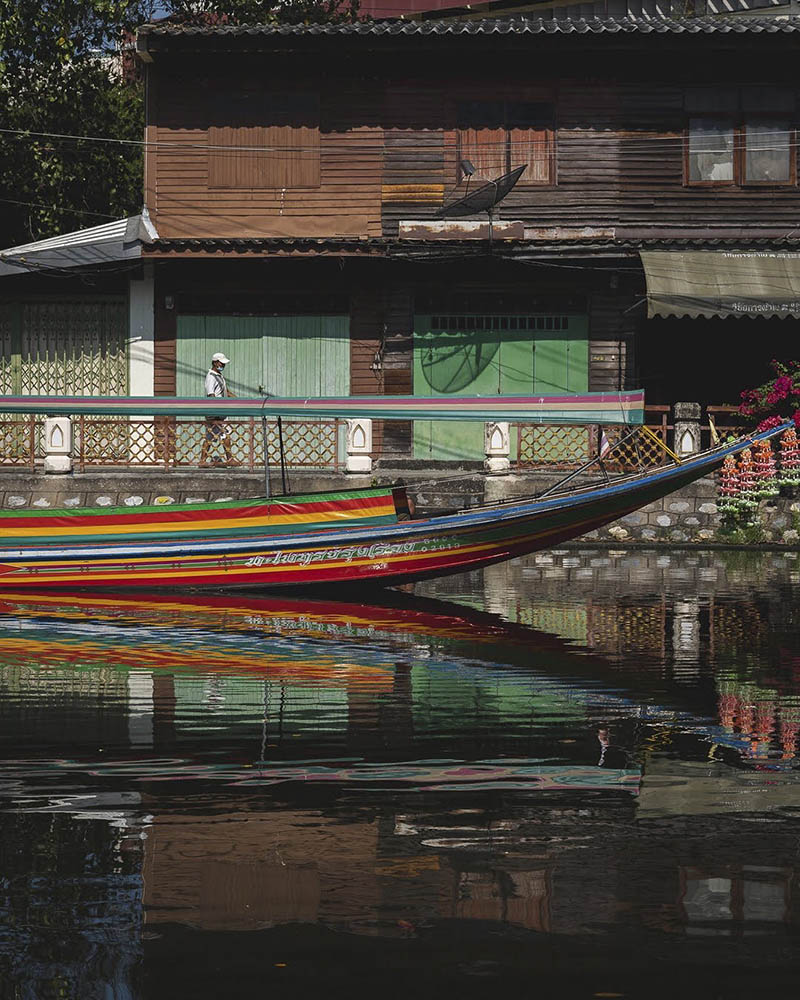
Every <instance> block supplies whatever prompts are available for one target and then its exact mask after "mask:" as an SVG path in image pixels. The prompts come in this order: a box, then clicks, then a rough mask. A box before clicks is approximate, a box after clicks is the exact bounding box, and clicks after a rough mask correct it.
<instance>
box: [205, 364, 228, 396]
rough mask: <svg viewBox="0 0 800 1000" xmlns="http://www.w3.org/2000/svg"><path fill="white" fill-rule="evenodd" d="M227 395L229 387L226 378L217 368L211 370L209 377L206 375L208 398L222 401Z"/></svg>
mask: <svg viewBox="0 0 800 1000" xmlns="http://www.w3.org/2000/svg"><path fill="white" fill-rule="evenodd" d="M227 395H228V386H227V385H226V383H225V376H224V375H223V374H222V372H218V371H217V370H216V368H211V369H209V372H208V375H206V396H214V397H215V398H216V399H221V398H223V397H225V396H227Z"/></svg>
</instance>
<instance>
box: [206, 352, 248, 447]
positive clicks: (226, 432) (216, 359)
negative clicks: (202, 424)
mask: <svg viewBox="0 0 800 1000" xmlns="http://www.w3.org/2000/svg"><path fill="white" fill-rule="evenodd" d="M229 364H230V359H229V358H226V357H225V355H224V354H223V353H222V352H221V351H217V353H216V354H213V355H212V356H211V367H210V368H209V370H208V374H207V375H206V396H208V398H209V399H225V398H226V397H228V396H233V393H232V392H231V391H230V389H229V388H228V383H227V382H226V381H225V375H224V371H225V365H229ZM214 442H221V443H222V447H223V448H224V449H225V457H226V459H227V460H228V465H241V462H237V461H236V460H235V459H234V457H233V455H232V453H231V439H230V428H228V427H226V426H225V417H206V438H205V441H203V450H202V452H201V453H200V465H201V466H204V465H208V450H209V448H210V447H211V445H212V444H214Z"/></svg>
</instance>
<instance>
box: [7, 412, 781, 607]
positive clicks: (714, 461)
mask: <svg viewBox="0 0 800 1000" xmlns="http://www.w3.org/2000/svg"><path fill="white" fill-rule="evenodd" d="M781 430H783V428H778V429H776V430H773V431H770V432H765V433H764V434H762V435H758V436H757V437H756V438H755V439H757V438H758V437H770V436H774V435H775V434H777V433H780V431H781ZM755 439H754V440H755ZM749 443H750V441H742V442H739V443H737V444H734V445H730V446H728V447H725V448H718V449H716V450H714V451H712V452H709V453H707V454H705V455H701V456H698V457H697V458H694V459H693V460H691V461H687V462H684V463H682V464H680V465H677V464H676V465H673V466H669V467H667V468H665V469H660V470H658V471H656V472H653V473H650V474H647V475H637V476H630V477H625V478H623V479H620V480H617V481H615V482H611V483H609V484H606V485H603V486H599V487H594V488H589V489H585V490H581V491H577V492H574V493H571V494H567V495H564V496H554V497H552V498H549V499H542V500H535V499H534V500H520V501H516V502H512V503H504V504H497V505H492V506H484V507H478V508H475V509H472V510H467V511H464V512H462V513H461V514H454V515H446V516H439V517H432V518H426V519H421V520H414V521H400V522H396V523H370V524H366V525H365V524H360V525H352V524H348V522H347V520H346V519H344V520H343V524H344V525H346V526H343V527H339V526H335V527H325V528H322V529H316V528H309V527H307V526H306V525H301V526H300V527H299V529H298V530H296V531H294V532H285V531H281V532H276V531H275V530H274V528H270V526H268V525H265V526H264V528H263V530H261V531H259V530H258V528H257V526H256V530H255V531H254V532H250V531H249V529H248V531H247V532H245V531H241V530H236V529H235V528H234V529H225V532H224V533H222V534H217V535H213V536H212V537H202V538H195V537H192V538H171V537H169V536H165V537H164V538H161V539H151V540H143V539H141V538H136V537H131V538H129V539H128V540H122V541H121V540H116V541H113V542H108V541H105V540H102V536H101V535H100V534H98V535H96V536H95V538H94V539H93V540H92V541H90V542H89V541H81V542H79V543H78V542H75V541H70V540H67V539H62V540H61V541H60V542H58V543H50V544H38V545H37V544H35V543H33V544H25V545H20V544H19V543H18V542H16V543H12V544H8V543H7V542H6V540H5V538H3V539H2V540H0V588H3V589H8V588H14V589H18V588H21V587H22V588H39V589H50V588H68V589H72V590H74V589H78V588H80V589H86V588H119V587H126V588H127V587H146V588H162V587H164V588H204V587H211V588H226V589H229V588H239V589H255V588H276V589H285V588H292V587H307V586H309V585H323V584H339V583H364V582H367V581H369V582H375V583H381V584H397V583H404V582H410V581H414V580H421V579H425V578H429V577H436V576H446V575H449V574H453V573H460V572H462V571H464V570H469V569H474V568H478V567H481V566H486V565H489V564H491V563H496V562H501V561H504V560H507V559H512V558H514V557H515V556H520V555H525V554H527V553H529V552H534V551H536V550H538V549H543V548H548V547H550V546H553V545H556V544H558V543H560V542H563V541H566V540H568V539H571V538H576V537H578V536H580V535H583V534H585V533H586V532H587V531H591V530H593V529H594V528H597V527H599V526H601V525H603V524H607V523H609V522H610V521H614V520H616V519H617V518H618V517H621V516H622V515H624V514H627V513H630V512H631V511H634V510H636V509H637V508H639V507H641V506H643V505H645V504H648V503H650V502H652V501H653V500H656V499H658V498H659V497H662V496H665V495H667V494H669V493H672V492H673V491H674V490H677V489H679V488H680V487H682V486H685V485H687V484H688V483H691V482H692V481H694V480H695V479H698V478H700V477H701V476H703V475H706V474H707V473H708V472H710V471H712V470H713V469H714V468H716V467H717V466H718V465H720V464H721V462H722V460H723V459H724V457H725V456H726V455H728V454H735V453H736V452H737V451H739V450H741V449H742V448H744V447H746V446H747V445H748V444H749ZM353 492H354V493H356V492H358V491H353ZM262 502H263V501H262ZM285 502H286V503H289V504H291V498H286V499H285ZM378 520H380V517H378ZM13 530H15V531H18V530H20V529H19V526H18V525H16V526H15V527H14V529H13ZM13 537H16V536H13Z"/></svg>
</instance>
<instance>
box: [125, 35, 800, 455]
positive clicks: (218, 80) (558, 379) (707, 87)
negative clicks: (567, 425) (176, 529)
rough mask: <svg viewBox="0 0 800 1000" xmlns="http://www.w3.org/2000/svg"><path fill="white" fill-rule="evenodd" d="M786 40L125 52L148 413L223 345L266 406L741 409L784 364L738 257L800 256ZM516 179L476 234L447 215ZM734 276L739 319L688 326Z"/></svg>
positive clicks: (430, 40) (490, 39)
mask: <svg viewBox="0 0 800 1000" xmlns="http://www.w3.org/2000/svg"><path fill="white" fill-rule="evenodd" d="M799 42H800V20H798V19H795V18H787V19H785V20H783V19H781V20H778V19H776V20H766V19H758V18H750V19H747V20H741V19H740V20H733V19H732V20H704V19H694V20H684V21H671V20H648V21H643V20H634V19H629V18H624V19H621V20H616V21H615V20H588V21H577V22H575V21H563V20H562V21H552V20H551V21H544V20H530V19H525V18H519V19H505V20H491V21H485V20H484V21H481V20H472V21H463V20H455V21H428V22H411V23H400V22H391V21H390V22H383V23H364V24H358V25H347V26H292V27H278V28H276V27H218V28H208V27H191V26H175V25H163V26H146V27H144V28H142V29H141V30H140V32H139V37H138V51H139V55H140V57H141V58H142V59H143V60H144V61H145V63H146V66H147V85H148V108H147V142H148V147H147V158H146V180H145V202H146V205H147V208H148V210H149V213H150V218H151V220H152V222H153V225H154V226H155V229H156V230H157V232H158V239H157V240H156V241H155V242H154V243H153V244H152V245H151V247H150V248H149V249H148V250H147V256H148V257H149V258H150V259H152V260H154V262H155V275H156V289H157V291H156V296H155V299H156V306H157V311H156V371H157V388H158V390H159V391H161V392H177V393H179V394H184V393H191V392H194V391H196V390H197V387H198V385H199V374H200V372H201V371H202V370H203V366H204V362H205V361H206V359H207V357H208V355H209V353H210V351H211V350H212V349H220V350H223V351H225V352H227V353H228V354H229V355H230V356H231V357H232V358H233V359H234V365H233V366H232V368H231V376H232V377H234V378H235V379H236V380H238V382H239V385H240V388H247V389H252V390H256V389H257V388H258V386H259V385H262V386H264V387H265V388H267V389H268V390H269V391H272V392H279V393H284V392H285V393H292V394H295V393H297V394H302V393H322V394H327V393H338V392H375V393H398V392H414V393H419V394H425V395H427V394H431V393H440V392H441V393H447V392H476V393H478V392H486V393H490V392H491V393H494V392H500V393H514V392H531V391H533V392H558V391H563V390H568V391H580V390H586V389H592V390H600V389H614V388H617V387H622V386H628V385H631V384H633V383H643V384H644V386H645V388H646V389H647V390H648V393H649V398H650V400H651V401H653V402H664V403H669V402H673V401H674V400H676V399H697V400H698V401H702V402H723V401H725V400H726V399H731V398H732V397H735V395H736V394H737V392H738V390H739V389H740V388H741V387H744V386H747V385H749V384H751V383H752V381H753V378H754V377H758V376H759V375H760V374H761V369H762V368H763V366H764V365H765V362H766V361H767V360H769V358H770V357H772V356H773V355H782V354H786V353H787V352H791V351H793V350H794V349H795V337H796V334H797V332H798V322H797V318H796V317H797V316H798V315H800V308H798V304H797V303H796V302H795V303H794V307H791V305H790V304H787V303H786V301H785V299H786V296H784V297H783V299H782V300H781V303H779V304H778V305H777V306H775V308H770V304H769V302H768V301H767V300H768V299H769V297H770V294H772V296H773V297H775V296H777V295H779V290H777V289H775V288H772V287H770V283H771V280H772V272H771V271H770V270H769V265H768V266H767V272H766V275H765V274H764V273H762V271H761V270H760V269H759V268H760V267H763V265H759V263H758V261H759V259H761V260H763V259H766V258H765V257H761V258H754V257H752V256H750V254H752V252H754V251H755V252H757V253H759V254H762V255H767V254H772V253H779V254H782V255H784V256H783V257H781V258H780V259H781V260H784V261H785V260H787V259H789V258H787V256H786V254H787V251H791V250H793V248H796V247H797V246H800V191H798V187H797V143H796V131H795V129H796V126H797V100H798V89H799V88H798V83H797V78H796V73H795V71H794V66H795V64H796V61H797V58H798V43H799ZM523 164H524V165H525V169H524V172H523V173H522V176H521V178H520V179H519V182H518V183H517V184H516V186H515V187H514V189H513V190H512V191H511V193H510V194H508V196H507V197H505V198H504V199H503V200H502V201H501V202H500V203H499V204H498V205H497V207H496V209H495V213H494V218H493V220H492V225H491V230H490V225H489V219H488V215H487V213H485V212H483V213H478V214H476V215H474V216H471V217H468V218H460V217H459V218H452V217H450V216H449V215H448V214H447V213H446V211H445V212H444V213H443V209H445V210H446V208H447V206H448V205H450V204H452V203H453V202H455V201H458V200H459V199H460V198H462V197H463V196H464V195H465V194H468V193H469V192H470V191H473V192H474V191H475V190H476V188H477V187H480V186H481V185H482V184H485V183H487V182H490V181H493V180H496V179H497V178H498V177H500V176H502V175H503V174H505V173H507V172H508V171H510V170H512V169H513V168H515V167H517V166H520V165H523ZM698 250H702V251H707V252H709V253H708V255H707V256H705V257H699V258H698V257H697V256H696V254H695V256H692V255H691V253H690V252H691V251H698ZM652 251H660V253H655V254H653V253H652ZM642 252H644V254H645V256H644V258H642V256H641V254H642ZM664 252H667V253H668V254H670V255H674V256H668V257H665V256H664ZM726 252H727V253H734V254H737V255H741V254H744V255H745V256H744V257H741V256H740V257H738V258H737V257H733V258H726V257H725V253H726ZM789 256H790V257H791V255H789ZM737 259H738V260H744V261H746V264H745V265H741V266H744V267H746V269H747V273H748V275H749V274H750V272H751V270H753V269H755V270H754V273H755V275H756V276H755V277H754V278H753V282H755V283H756V284H758V283H759V282H760V283H761V284H762V285H764V286H765V287H764V288H761V289H758V288H757V289H756V290H755V292H754V293H753V295H754V299H755V303H754V305H753V308H752V309H750V310H748V309H747V308H745V309H743V310H742V315H750V316H751V318H749V319H746V320H743V319H730V318H716V317H717V316H719V317H722V316H729V315H731V314H732V310H731V309H726V308H725V307H724V306H723V305H721V306H719V308H716V309H715V308H714V307H713V304H712V306H709V307H707V308H705V309H704V308H703V307H702V306H701V307H697V304H696V303H694V305H692V306H690V307H688V306H686V301H687V297H688V298H692V297H694V298H701V299H702V298H704V297H707V295H708V286H709V284H710V285H712V286H713V285H714V284H715V282H717V278H718V276H719V275H720V274H723V275H724V273H725V272H726V271H727V270H729V269H730V267H731V266H735V265H732V264H731V261H732V260H733V261H735V260H737ZM643 260H644V262H645V265H646V267H649V271H648V279H649V281H650V291H651V300H654V299H655V297H656V294H658V293H659V292H660V293H664V291H665V289H664V287H663V286H664V285H665V284H666V285H667V286H668V287H667V289H666V291H667V293H672V299H671V300H670V301H673V300H674V301H675V302H677V304H676V305H674V306H673V307H670V306H669V305H664V303H663V302H662V304H661V306H660V307H658V306H656V307H654V306H653V302H652V301H651V308H650V313H651V314H653V313H655V314H659V315H661V316H662V317H663V318H661V319H648V318H647V315H648V310H647V305H646V298H647V283H646V281H645V268H643V265H642V261H643ZM673 265H674V266H673ZM781 266H783V265H781ZM793 267H794V268H797V267H798V265H797V263H796V260H794V259H792V260H790V262H789V268H790V270H791V268H793ZM795 273H800V271H795ZM676 275H677V276H678V278H679V277H680V275H683V276H684V280H685V286H686V287H685V289H683V288H681V287H678V288H677V290H676V288H675V281H676V280H678V278H676ZM679 284H680V282H679ZM750 291H751V292H752V289H750ZM797 291H798V295H797V296H796V297H797V298H800V289H797ZM684 292H685V293H686V294H685V295H684V294H683V293H684ZM762 292H763V294H762ZM768 293H769V294H768ZM780 294H781V295H782V294H783V290H782V289H781V290H780ZM664 298H669V294H667V295H666V296H664V295H662V299H664ZM761 299H763V300H764V302H765V303H766V305H765V306H763V307H762V306H761V305H759V301H760V300H761ZM669 315H672V316H673V317H680V318H667V317H668V316H669ZM687 315H689V316H695V317H697V318H684V317H685V316H687ZM772 315H774V316H775V317H781V318H769V317H770V316H772ZM703 316H705V318H703ZM470 435H471V437H470ZM386 447H387V448H392V449H395V450H401V451H402V450H405V451H406V452H410V451H411V450H412V448H413V449H414V452H415V454H416V455H417V456H418V457H423V456H435V457H448V456H450V455H451V454H452V455H455V454H465V453H469V454H472V455H475V456H476V455H477V453H479V452H480V441H479V440H478V436H477V431H475V430H473V431H465V433H464V434H463V435H462V436H461V437H460V438H459V436H458V435H455V436H454V434H453V432H452V430H451V429H446V430H439V429H438V428H436V427H417V428H416V429H415V434H414V441H413V443H412V440H411V438H410V437H409V436H408V431H407V430H406V432H405V437H403V433H402V432H401V433H400V434H399V435H398V434H395V435H394V436H393V437H392V438H391V439H390V440H388V439H387V442H386Z"/></svg>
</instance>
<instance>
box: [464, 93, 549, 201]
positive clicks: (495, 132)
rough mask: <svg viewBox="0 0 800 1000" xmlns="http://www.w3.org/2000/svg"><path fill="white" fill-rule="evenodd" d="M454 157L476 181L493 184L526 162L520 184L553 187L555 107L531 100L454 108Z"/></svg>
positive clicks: (466, 102)
mask: <svg viewBox="0 0 800 1000" xmlns="http://www.w3.org/2000/svg"><path fill="white" fill-rule="evenodd" d="M457 126H458V158H459V160H460V161H461V160H468V161H469V162H470V163H471V164H472V165H473V167H474V168H475V174H476V177H478V178H479V179H481V180H494V179H496V178H497V177H499V176H500V175H501V174H504V173H507V172H508V171H509V170H513V169H514V168H515V167H519V166H522V164H523V163H527V164H528V166H527V168H526V170H525V172H524V173H523V175H522V177H521V178H520V181H519V183H520V184H545V185H546V184H553V183H555V137H554V131H553V107H552V105H550V104H542V103H536V102H532V101H464V102H462V103H460V104H459V105H458V111H457Z"/></svg>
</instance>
